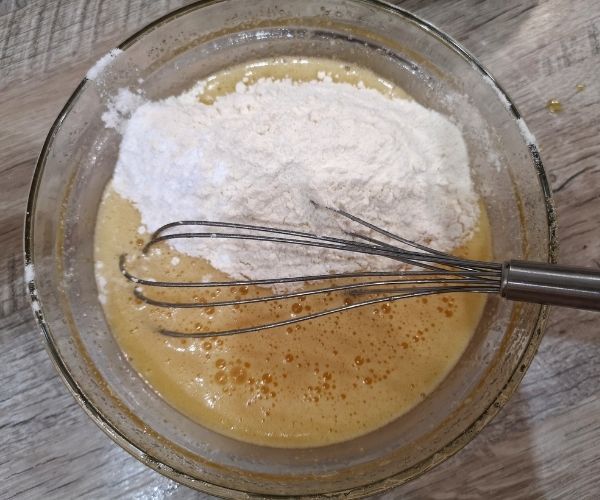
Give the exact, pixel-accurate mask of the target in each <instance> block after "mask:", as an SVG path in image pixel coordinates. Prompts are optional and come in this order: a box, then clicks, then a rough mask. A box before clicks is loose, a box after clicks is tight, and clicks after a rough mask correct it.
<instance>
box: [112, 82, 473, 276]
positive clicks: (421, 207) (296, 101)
mask: <svg viewBox="0 0 600 500" xmlns="http://www.w3.org/2000/svg"><path fill="white" fill-rule="evenodd" d="M202 89H203V83H200V84H199V85H198V86H197V87H195V88H194V89H192V90H191V91H189V92H186V93H185V94H182V95H181V96H177V97H169V98H167V99H164V100H162V101H157V102H151V101H146V102H144V103H142V104H140V105H139V106H137V108H136V109H135V111H133V113H132V114H131V117H130V118H129V119H127V120H126V121H125V122H123V123H122V124H120V127H119V130H120V131H121V132H122V134H123V137H122V142H121V146H120V152H119V158H118V161H117V165H116V170H115V174H114V179H113V185H114V188H115V190H116V191H117V193H118V194H120V195H121V196H123V197H124V198H126V199H128V200H130V201H131V202H132V203H133V204H134V205H135V206H136V208H137V209H138V210H139V212H140V214H141V220H142V224H143V225H144V226H145V227H146V228H147V230H148V231H154V230H156V229H157V228H158V227H160V226H161V225H163V224H166V223H168V222H172V221H175V220H215V221H226V222H239V223H247V224H260V225H271V226H276V227H285V228H293V229H297V230H301V231H309V232H314V233H317V234H333V235H336V236H343V233H342V232H341V228H340V226H339V219H337V218H335V217H334V216H332V214H331V213H330V212H328V211H326V210H323V209H320V208H318V207H317V206H315V204H314V203H312V202H313V201H314V202H316V203H317V204H318V205H321V206H331V207H337V208H343V209H344V210H346V211H348V212H350V213H352V214H355V215H358V216H359V217H361V218H362V219H365V220H367V221H370V222H373V223H374V224H377V225H378V226H380V227H383V228H386V229H387V230H389V231H391V232H393V233H396V234H398V235H401V236H403V237H405V238H408V239H412V240H415V241H418V242H421V243H427V244H429V245H430V246H432V247H434V248H437V249H439V250H443V251H451V250H452V249H454V248H456V247H458V246H459V245H461V244H462V243H463V242H464V241H465V240H466V239H467V238H468V237H470V236H471V235H472V233H473V231H474V229H475V226H476V223H477V220H478V216H479V207H478V197H477V194H476V192H475V190H474V186H473V182H472V179H471V175H470V169H469V159H468V153H467V148H466V145H465V142H464V139H463V137H462V134H461V131H460V130H459V128H458V127H457V126H456V125H454V124H453V123H452V122H451V121H450V120H449V119H448V118H446V117H445V116H443V115H442V114H440V113H437V112H435V111H433V110H430V109H427V108H425V107H423V106H421V105H420V104H418V103H417V102H414V101H411V100H407V99H400V98H391V97H388V96H385V95H383V94H382V93H381V92H379V91H377V90H374V89H370V88H366V87H365V86H363V85H360V86H355V85H351V84H348V83H336V82H333V81H331V79H330V78H322V79H319V80H315V81H309V82H294V81H292V80H290V79H281V80H277V79H269V78H263V79H260V80H258V81H256V82H255V83H253V84H249V85H246V84H244V83H242V82H240V83H238V84H237V86H236V88H235V91H234V92H231V93H229V94H226V95H223V96H220V97H217V98H216V99H215V100H214V102H213V103H212V104H203V103H201V102H199V100H198V95H199V94H201V93H202ZM107 125H110V123H107ZM170 244H172V245H173V246H174V247H175V248H176V249H177V250H179V251H181V252H184V253H186V254H189V255H193V256H201V257H203V258H205V259H207V260H208V261H209V262H210V263H211V264H212V265H213V266H214V267H216V268H217V269H219V270H221V271H224V272H226V273H227V274H229V275H230V276H232V277H234V278H255V279H260V278H268V277H274V276H278V277H282V276H296V275H299V274H308V273H310V274H327V273H332V272H350V271H356V270H359V269H366V268H373V267H375V269H376V270H384V269H394V268H395V267H396V266H397V264H396V263H395V262H393V261H389V262H386V261H385V260H381V259H378V260H377V261H376V262H377V264H374V261H373V260H372V258H369V257H358V256H356V255H343V254H339V255H329V253H328V254H327V258H325V257H324V255H323V251H319V250H316V249H313V250H308V251H307V249H306V248H302V247H289V246H283V245H273V244H268V245H266V244H257V243H251V242H243V243H242V244H235V243H231V242H224V241H223V240H213V241H207V240H191V241H189V240H173V241H172V242H171V243H170ZM332 254H333V252H332Z"/></svg>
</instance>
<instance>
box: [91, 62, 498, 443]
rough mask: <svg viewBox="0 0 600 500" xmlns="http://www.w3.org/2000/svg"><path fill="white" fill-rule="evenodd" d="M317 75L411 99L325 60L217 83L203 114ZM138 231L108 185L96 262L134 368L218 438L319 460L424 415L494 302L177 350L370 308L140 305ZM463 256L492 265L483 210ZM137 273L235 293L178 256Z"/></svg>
mask: <svg viewBox="0 0 600 500" xmlns="http://www.w3.org/2000/svg"><path fill="white" fill-rule="evenodd" d="M319 71H327V72H329V73H330V74H331V75H332V77H333V78H334V79H337V80H340V81H348V82H350V83H357V82H358V81H362V82H363V83H364V84H365V85H366V86H370V87H374V88H377V89H378V90H380V91H382V92H386V93H390V94H392V95H395V96H402V95H404V94H403V93H402V91H401V90H400V89H398V88H397V87H394V86H393V85H391V84H390V83H389V82H385V81H383V80H381V79H379V78H377V77H376V76H375V75H374V74H372V73H370V72H369V71H367V70H364V69H360V68H356V67H351V66H347V65H342V64H340V63H337V62H331V61H323V60H312V61H307V60H287V61H282V60H279V61H271V62H269V64H264V63H260V64H259V63H255V64H253V65H248V66H244V67H238V68H233V69H230V70H227V71H224V72H222V73H220V74H217V75H215V76H214V77H212V78H210V79H209V84H208V86H207V88H206V90H205V92H204V94H203V96H202V97H201V100H202V101H204V102H207V103H209V102H211V100H213V99H214V97H215V96H217V95H220V94H223V93H226V92H228V91H231V90H232V89H233V88H234V87H235V82H237V81H239V80H241V79H242V78H247V80H248V82H250V83H251V82H252V80H253V79H255V78H258V77H261V76H273V77H281V76H285V75H290V76H292V77H293V78H296V79H299V80H308V79H314V78H316V77H317V74H318V72H319ZM138 227H140V216H139V214H138V212H137V210H136V209H135V208H134V207H133V206H132V205H131V204H130V203H129V202H128V201H126V200H124V199H123V198H121V197H120V196H119V195H117V194H116V193H115V192H114V190H113V189H112V188H111V186H110V184H109V186H108V187H107V189H106V192H105V195H104V198H103V200H102V203H101V206H100V209H99V213H98V220H97V225H96V236H95V247H96V248H95V258H96V261H97V270H98V271H97V272H98V276H99V277H101V278H100V279H99V283H100V284H101V285H103V286H101V287H100V288H101V289H102V297H103V302H104V304H103V305H104V310H105V314H106V318H107V321H108V323H109V325H110V328H111V330H112V332H113V334H114V335H115V337H116V339H117V341H118V343H119V345H120V347H121V349H122V350H123V352H124V353H125V355H126V357H127V359H128V360H129V362H130V363H131V364H132V365H133V366H134V367H135V369H136V370H137V371H138V372H139V373H140V375H141V376H142V377H143V378H144V379H145V380H146V381H147V382H148V383H149V384H150V385H151V386H152V387H153V388H154V390H156V391H157V393H158V394H160V395H161V397H163V398H164V399H165V400H166V401H167V402H168V403H169V404H171V405H172V406H173V407H174V408H176V409H177V410H179V411H180V412H182V413H184V414H185V415H187V416H188V417H189V418H191V419H193V420H195V421H197V422H198V423H200V424H202V425H204V426H206V427H209V428H211V429H213V430H215V431H217V432H220V433H222V434H226V435H228V436H231V437H234V438H237V439H240V440H243V441H248V442H252V443H258V444H263V445H270V446H278V447H308V446H320V445H326V444H330V443H334V442H339V441H344V440H348V439H351V438H354V437H357V436H359V435H361V434H364V433H366V432H369V431H372V430H375V429H377V428H378V427H381V426H382V425H385V424H386V423H388V422H390V421H391V420H393V419H394V418H396V417H398V416H399V415H401V414H403V413H405V412H406V411H408V410H409V409H410V408H412V407H413V406H415V405H416V404H417V403H419V401H421V400H422V399H423V398H424V397H426V395H427V394H428V393H430V392H431V391H432V390H433V389H434V388H435V387H436V386H437V385H438V384H439V383H440V381H441V380H442V379H443V378H444V377H445V375H446V374H447V373H448V371H449V370H450V369H451V368H452V367H453V366H454V364H455V363H456V362H457V360H458V359H459V357H460V356H461V354H462V352H463V351H464V349H465V347H466V345H467V343H468V342H469V339H470V338H471V335H472V334H473V332H474V330H475V328H476V326H477V323H478V322H479V319H480V316H481V313H482V311H483V307H484V304H485V296H481V295H478V294H454V295H447V296H431V297H428V298H420V299H410V300H403V301H399V302H395V303H390V304H388V303H386V304H384V305H381V304H379V305H376V306H367V307H365V308H362V309H358V310H353V311H350V312H347V313H344V314H339V315H335V316H330V317H327V318H322V319H319V320H315V321H311V322H304V323H299V324H297V325H294V326H291V327H287V328H279V329H274V330H269V331H264V332H260V333H254V334H248V335H238V336H234V337H225V338H212V339H209V340H206V339H175V338H169V337H165V336H163V335H161V334H160V333H158V330H159V328H165V329H169V330H177V331H184V332H194V331H197V332H202V331H211V330H212V331H214V330H220V329H227V328H235V327H239V326H246V325H251V324H256V322H257V321H262V322H264V321H278V320H283V319H286V318H291V317H295V316H297V315H302V314H306V313H307V312H311V311H318V310H321V309H323V308H331V307H334V306H336V305H341V304H343V303H344V302H346V303H347V302H348V301H351V300H359V299H357V298H351V297H348V296H343V295H340V296H323V297H307V298H306V299H305V300H290V301H287V302H284V303H269V304H266V305H258V306H257V305H252V306H243V307H237V308H209V309H164V308H157V307H153V306H150V305H147V304H145V303H143V302H141V301H139V300H137V299H135V298H134V297H133V295H132V290H133V285H132V284H131V283H130V282H128V281H127V280H126V279H125V278H124V277H123V276H122V275H121V274H120V272H119V269H118V258H119V255H120V254H121V253H128V254H129V255H137V256H139V254H140V249H141V247H142V246H143V244H144V243H145V241H147V240H148V237H149V236H148V235H139V234H138V232H137V230H138ZM159 252H160V253H159ZM454 253H455V254H457V255H461V256H466V257H469V258H473V259H478V260H487V259H490V257H491V238H490V232H489V227H488V222H487V217H486V214H485V211H484V210H483V207H482V210H481V217H480V220H479V224H478V229H477V231H476V233H475V234H474V236H473V237H472V238H471V239H470V240H469V241H467V242H466V243H465V245H464V246H463V247H462V248H460V249H456V251H455V252H454ZM173 257H177V259H175V260H173ZM174 262H175V263H176V264H175V265H174V264H173V263H174ZM130 265H131V268H132V270H133V271H135V273H136V274H139V275H142V276H144V277H152V278H154V279H159V280H160V279H169V280H177V281H199V280H200V279H202V278H207V277H210V279H211V280H227V279H228V277H227V276H226V275H224V274H222V273H220V272H219V271H217V270H216V269H214V268H212V267H211V266H210V265H209V264H208V263H207V262H206V261H204V260H202V259H197V258H190V257H187V256H186V255H182V254H179V253H178V252H175V251H173V250H171V249H170V248H169V247H168V246H167V245H161V246H160V247H159V251H154V252H152V255H151V256H149V257H148V258H142V259H137V260H135V262H132V263H131V264H130ZM104 280H106V284H104ZM145 292H146V293H147V295H149V296H152V297H153V298H157V299H163V300H164V299H168V300H173V301H182V302H190V301H194V300H195V301H201V302H203V301H210V300H215V299H217V300H227V299H228V298H233V297H237V298H240V297H244V298H246V297H253V296H258V295H265V294H268V293H269V291H268V290H264V289H263V290H261V289H254V288H245V287H244V288H242V287H237V288H234V289H227V288H221V289H209V290H208V291H207V290H202V289H182V290H172V289H171V290H166V291H165V290H162V291H161V290H152V289H149V288H146V289H145Z"/></svg>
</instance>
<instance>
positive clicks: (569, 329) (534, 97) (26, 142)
mask: <svg viewBox="0 0 600 500" xmlns="http://www.w3.org/2000/svg"><path fill="white" fill-rule="evenodd" d="M185 3H189V2H186V1H183V0H156V1H142V0H133V1H117V0H91V1H86V0H54V1H45V0H31V1H27V2H26V1H23V0H0V110H1V113H0V249H1V250H0V331H1V334H0V388H1V389H0V497H2V498H12V497H20V498H31V497H33V498H39V497H44V498H112V497H119V498H147V497H148V498H156V499H162V498H205V497H204V496H203V495H201V494H198V493H195V492H193V491H191V490H189V489H187V488H185V487H183V486H178V485H177V484H175V483H174V482H172V481H170V480H168V479H166V478H164V477H162V476H160V475H159V474H157V473H155V472H153V471H152V470H150V469H148V468H146V467H145V466H143V465H142V464H141V463H138V462H137V461H136V460H135V459H133V458H132V457H130V456H129V455H128V454H127V453H125V452H124V451H123V450H121V449H120V448H119V447H118V446H117V445H115V444H114V443H113V442H112V441H111V440H110V439H109V438H108V437H107V436H105V435H104V434H103V433H102V432H101V431H100V430H99V429H98V428H97V427H96V426H95V425H94V424H93V423H92V421H91V420H90V419H89V418H88V417H87V416H86V415H85V414H84V412H83V411H82V410H81V409H80V408H79V407H78V405H77V404H76V403H75V401H74V400H73V399H72V397H71V396H70V395H69V393H68V392H67V390H66V388H65V387H64V386H63V384H62V382H61V381H60V379H59V377H58V375H57V373H56V371H55V370H54V368H53V366H52V364H51V362H50V359H49V358H48V356H47V354H46V352H45V349H44V345H43V342H42V339H41V337H40V335H39V334H38V329H37V327H36V324H35V323H34V321H33V317H32V314H31V311H30V308H29V303H28V300H27V299H26V296H25V293H24V284H23V265H22V230H23V214H24V211H25V202H26V198H27V193H28V190H29V184H30V180H31V175H32V172H33V168H34V165H35V161H36V157H37V155H38V153H39V151H40V148H41V146H42V142H43V140H44V138H45V135H46V133H47V131H48V128H49V127H50V124H51V123H52V121H53V120H54V118H55V116H56V115H57V113H58V112H59V110H60V108H61V107H62V105H63V104H64V102H65V100H66V99H67V97H68V96H69V94H70V93H71V92H72V90H73V89H74V88H75V87H76V85H77V83H78V82H79V81H80V80H81V78H82V77H83V75H84V74H85V72H86V70H87V68H88V67H89V66H91V65H92V64H93V63H94V62H95V61H96V60H97V59H98V58H99V57H100V56H102V55H103V54H104V53H106V52H107V51H108V50H109V49H110V48H112V47H114V46H115V45H116V44H118V43H119V42H120V41H121V40H123V39H125V38H126V37H127V36H129V35H130V34H131V33H133V32H134V31H136V30H137V29H139V28H140V27H142V26H144V25H145V24H146V23H148V22H149V21H151V20H153V19H155V18H156V17H158V16H160V15H162V14H164V13H166V12H168V11H170V10H173V9H175V8H177V7H179V6H180V5H183V4H185ZM400 4H401V5H402V6H404V7H406V8H408V9H410V10H412V11H413V12H415V13H417V14H418V15H420V16H422V17H424V18H426V19H428V20H430V21H432V22H434V23H435V24H437V25H438V26H439V27H440V28H442V29H443V30H445V31H446V32H448V33H449V34H451V35H452V36H454V37H455V38H456V39H458V40H459V41H460V42H462V43H463V44H464V45H465V46H466V47H467V48H468V49H469V50H471V51H472V52H473V53H474V54H475V55H476V56H477V57H478V58H479V59H480V60H481V61H483V63H484V64H485V65H486V66H487V67H488V69H489V70H490V71H491V72H492V73H493V74H494V75H495V76H496V77H497V78H498V80H499V81H500V82H501V83H502V85H504V86H505V88H506V89H507V90H508V92H509V94H510V95H511V96H512V97H513V99H514V100H515V102H516V104H517V106H518V108H519V109H520V111H521V112H522V114H523V115H524V116H525V118H526V120H527V122H528V124H529V126H530V128H531V130H532V131H533V133H534V134H535V135H536V137H537V139H538V141H539V144H540V146H541V151H542V155H543V160H544V163H545V167H546V170H547V172H548V173H549V178H550V182H551V185H552V188H553V189H554V193H555V200H556V205H557V208H558V214H559V224H560V226H559V237H560V242H561V252H560V254H561V257H560V260H561V261H562V262H563V263H565V264H575V265H588V266H589V265H591V266H596V267H600V2H598V1H596V0H576V1H568V0H554V1H543V0H539V1H538V0H521V1H518V0H510V1H504V2H500V1H492V0H489V1H483V2H481V1H480V2H475V1H458V0H456V1H455V0H448V1H434V0H423V1H417V0H412V1H405V2H400ZM578 84H582V85H584V86H585V88H584V89H583V90H580V91H578V90H577V88H576V85H578ZM551 98H556V99H559V100H560V101H561V102H562V104H563V111H562V112H561V113H555V114H553V113H550V112H549V110H548V109H546V103H547V102H548V100H549V99H551ZM599 325H600V315H598V314H594V313H588V312H580V311H574V310H565V309H562V310H559V309H555V310H553V311H552V313H551V315H550V320H549V323H548V329H547V332H546V336H545V338H544V340H543V342H542V346H541V348H540V351H539V353H538V355H537V357H536V358H535V360H534V362H533V364H532V366H531V368H530V369H529V372H528V373H527V375H526V376H525V379H524V381H523V383H522V385H521V386H520V388H519V390H518V391H517V393H516V394H515V395H514V397H513V398H512V400H511V401H510V402H509V403H508V404H507V406H506V408H504V409H503V410H502V411H501V413H500V414H499V415H498V416H497V417H496V419H495V420H494V421H493V422H492V423H491V424H490V425H489V426H488V427H487V428H486V429H485V430H484V431H483V432H482V433H481V434H480V435H479V436H478V437H477V438H476V439H475V440H474V441H472V442H471V444H469V445H468V446H467V447H466V448H465V449H464V450H463V451H462V452H460V453H459V454H458V455H456V456H454V457H453V458H451V459H450V460H448V461H447V462H445V463H444V464H442V465H441V466H439V467H438V468H437V469H435V470H434V471H433V472H431V473H429V474H427V475H426V476H425V477H422V478H420V479H418V480H416V481H414V482H412V483H410V484H408V485H406V486H404V487H402V488H400V489H398V490H395V491H392V492H390V493H388V494H387V495H385V498H389V499H391V498H398V497H400V496H402V497H407V498H454V497H460V498H478V497H482V496H489V497H493V498H546V497H548V498H577V499H579V498H598V497H599V496H600V393H599V390H598V388H599V387H600V361H599V360H600V335H599V333H600V331H599V330H600V328H599Z"/></svg>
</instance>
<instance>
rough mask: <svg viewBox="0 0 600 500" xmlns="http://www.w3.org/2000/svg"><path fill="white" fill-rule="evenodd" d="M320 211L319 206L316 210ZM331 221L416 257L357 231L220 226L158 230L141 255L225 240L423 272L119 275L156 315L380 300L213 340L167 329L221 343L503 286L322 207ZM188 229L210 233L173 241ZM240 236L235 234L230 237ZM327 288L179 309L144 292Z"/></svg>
mask: <svg viewBox="0 0 600 500" xmlns="http://www.w3.org/2000/svg"><path fill="white" fill-rule="evenodd" d="M315 205H316V204H315ZM317 206H319V207H320V205H317ZM321 208H323V209H327V210H329V211H331V212H332V213H335V214H337V215H340V216H342V217H344V218H346V219H348V220H350V221H352V222H354V223H356V224H358V225H360V226H362V227H364V228H367V229H369V230H371V231H374V232H375V233H378V234H380V235H382V236H384V237H386V238H389V239H391V240H393V241H396V242H399V243H401V244H403V245H405V246H407V247H409V248H410V249H406V248H401V247H399V246H396V245H393V244H391V243H388V242H386V241H382V240H380V239H378V238H374V237H373V236H370V235H366V234H362V233H360V232H356V231H344V234H345V235H346V236H347V237H348V238H352V239H348V238H340V237H334V236H328V235H317V234H313V233H308V232H304V231H297V230H291V229H279V228H274V227H268V226H261V225H253V224H239V223H232V222H219V221H194V220H182V221H175V222H171V223H169V224H165V225H164V226H162V227H160V228H158V229H157V230H156V231H155V232H154V233H153V234H152V236H151V238H150V240H149V241H148V243H146V245H145V246H144V247H143V249H142V254H143V255H145V256H149V255H150V249H151V248H152V247H154V246H155V245H157V244H159V243H161V242H166V241H172V240H178V239H181V240H184V239H185V240H193V239H224V240H241V241H244V240H249V241H256V242H260V243H270V244H278V245H292V246H300V247H313V248H325V249H331V250H335V251H341V252H347V253H355V254H363V255H371V256H379V257H383V258H387V259H391V260H394V261H397V262H401V263H403V264H405V265H409V266H414V267H417V268H420V270H410V269H409V270H400V271H379V272H377V271H376V272H373V271H371V272H366V271H365V272H354V273H337V274H318V275H302V276H291V277H277V278H266V279H238V280H227V281H209V282H203V281H157V280H154V279H150V278H142V277H138V276H136V275H134V274H133V273H131V272H130V271H129V269H128V258H127V255H126V254H123V255H121V256H120V258H119V267H120V270H121V272H122V274H123V275H124V276H125V277H126V278H127V279H128V280H129V281H131V282H133V283H134V284H135V285H136V286H135V287H134V292H133V293H134V295H135V297H136V298H137V299H139V300H141V301H143V302H145V303H147V304H149V305H151V306H156V307H165V308H183V309H192V308H198V309H202V308H208V307H230V306H239V305H253V304H260V303H265V302H274V301H281V300H289V299H298V298H300V299H303V298H305V297H308V296H315V295H319V294H333V293H345V294H346V295H347V296H348V297H351V296H354V297H355V296H361V295H382V296H380V297H375V298H368V299H366V300H361V301H359V302H350V301H349V302H350V303H345V304H344V305H342V306H337V307H333V308H330V309H325V310H321V311H317V312H313V313H310V314H305V315H302V316H294V317H292V318H289V319H286V320H281V321H275V322H270V323H263V324H260V325H252V326H248V327H243V328H233V329H228V330H221V331H210V332H189V333H188V332H176V331H173V330H169V329H161V330H160V331H161V333H163V334H164V335H167V336H171V337H190V338H204V337H218V336H228V335H237V334H240V333H251V332H258V331H263V330H268V329H273V328H278V327H284V326H289V325H293V324H296V323H300V322H303V321H308V320H313V319H318V318H321V317H324V316H329V315H332V314H337V313H341V312H344V311H348V310H352V309H356V308H359V307H365V306H369V305H376V304H380V303H383V302H395V301H397V300H401V299H407V298H414V297H422V296H427V295H433V294H442V293H455V292H470V293H498V292H499V291H500V286H501V273H502V265H501V264H498V263H494V262H481V261H475V260H467V259H461V258H458V257H454V256H452V255H450V254H447V253H444V252H440V251H438V250H434V249H431V248H429V247H426V246H424V245H421V244H419V243H416V242H413V241H410V240H407V239H405V238H402V237H400V236H397V235H395V234H393V233H390V232H389V231H387V230H385V229H382V228H380V227H378V226H376V225H374V224H371V223H369V222H367V221H364V220H362V219H360V218H359V217H356V216H354V215H352V214H349V213H348V212H345V211H343V210H340V209H336V208H330V207H321ZM190 227H203V228H207V230H206V232H199V231H194V232H192V231H189V230H187V231H185V232H175V233H171V232H170V230H174V229H187V228H190ZM232 230H234V231H236V232H230V231H232ZM340 279H347V280H356V279H362V280H365V279H366V281H361V282H358V283H357V282H352V283H343V284H340V285H334V284H331V282H332V281H335V280H340ZM320 282H327V283H328V284H327V285H325V286H322V285H321V286H319V285H317V288H313V289H303V290H299V291H291V292H286V293H271V294H266V295H260V296H257V297H253V298H234V299H230V300H215V301H208V302H203V301H193V302H177V301H170V300H162V299H158V298H155V297H152V296H148V295H147V294H146V293H144V291H143V289H142V287H146V286H147V287H151V288H215V287H234V286H250V285H252V286H263V287H265V286H273V285H286V284H295V283H305V284H311V283H312V284H317V283H320Z"/></svg>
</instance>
